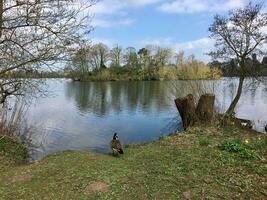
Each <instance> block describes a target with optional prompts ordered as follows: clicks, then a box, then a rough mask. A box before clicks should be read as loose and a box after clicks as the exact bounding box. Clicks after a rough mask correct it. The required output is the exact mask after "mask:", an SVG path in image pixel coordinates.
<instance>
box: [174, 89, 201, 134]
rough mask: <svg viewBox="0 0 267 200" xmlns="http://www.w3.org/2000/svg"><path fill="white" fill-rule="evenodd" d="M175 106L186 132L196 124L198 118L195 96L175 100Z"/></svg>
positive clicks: (190, 95)
mask: <svg viewBox="0 0 267 200" xmlns="http://www.w3.org/2000/svg"><path fill="white" fill-rule="evenodd" d="M175 105H176V107H177V109H178V111H179V113H180V115H181V118H182V121H183V127H184V130H186V129H187V128H188V127H189V126H191V125H193V124H194V121H195V118H196V114H195V110H196V109H195V108H196V106H195V99H194V96H193V95H192V94H189V95H187V96H186V97H184V98H178V99H175Z"/></svg>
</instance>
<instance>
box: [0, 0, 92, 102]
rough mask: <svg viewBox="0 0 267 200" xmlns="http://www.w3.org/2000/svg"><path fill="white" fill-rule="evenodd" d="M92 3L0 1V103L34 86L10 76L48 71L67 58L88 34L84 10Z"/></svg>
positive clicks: (50, 0)
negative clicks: (17, 73)
mask: <svg viewBox="0 0 267 200" xmlns="http://www.w3.org/2000/svg"><path fill="white" fill-rule="evenodd" d="M96 1H97V0H87V1H86V3H85V2H84V3H79V2H77V1H70V0H49V1H48V0H0V77H1V79H0V103H4V102H5V101H6V99H7V97H8V96H12V95H23V94H24V93H25V90H27V89H30V88H31V89H34V88H35V87H36V86H37V85H36V84H35V83H34V80H29V79H21V78H8V79H7V78H6V77H9V75H10V74H11V73H14V72H17V71H24V72H27V71H32V70H37V71H39V70H44V68H47V69H49V70H51V65H52V64H54V63H55V62H57V61H62V60H65V59H67V56H68V55H69V52H70V50H72V49H73V47H74V46H75V45H77V44H79V43H80V41H81V38H82V35H83V33H89V32H90V31H91V26H90V24H88V23H89V22H90V20H88V18H90V14H89V13H86V10H87V9H88V8H89V7H90V6H92V5H93V4H94V3H96ZM83 16H84V17H83Z"/></svg>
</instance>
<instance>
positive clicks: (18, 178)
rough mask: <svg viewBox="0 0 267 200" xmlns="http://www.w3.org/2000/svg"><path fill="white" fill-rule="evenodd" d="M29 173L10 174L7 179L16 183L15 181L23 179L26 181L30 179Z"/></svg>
mask: <svg viewBox="0 0 267 200" xmlns="http://www.w3.org/2000/svg"><path fill="white" fill-rule="evenodd" d="M31 177H32V176H31V175H30V174H22V175H16V176H12V177H10V178H9V181H10V182H12V183H16V182H24V181H28V180H30V179H31Z"/></svg>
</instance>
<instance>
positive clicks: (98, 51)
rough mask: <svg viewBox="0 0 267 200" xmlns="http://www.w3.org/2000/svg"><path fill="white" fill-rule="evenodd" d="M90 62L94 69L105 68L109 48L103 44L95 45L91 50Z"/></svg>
mask: <svg viewBox="0 0 267 200" xmlns="http://www.w3.org/2000/svg"><path fill="white" fill-rule="evenodd" d="M91 56H92V60H93V62H94V67H95V68H96V69H103V68H106V63H107V61H108V56H109V48H108V46H107V45H105V44H103V43H99V44H95V45H94V46H93V47H92V50H91Z"/></svg>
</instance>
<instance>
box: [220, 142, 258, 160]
mask: <svg viewBox="0 0 267 200" xmlns="http://www.w3.org/2000/svg"><path fill="white" fill-rule="evenodd" d="M221 147H222V150H224V151H228V152H231V153H238V154H239V156H240V157H241V158H245V159H258V160H259V159H261V156H260V155H259V154H258V153H257V152H255V151H254V150H250V149H247V148H246V146H245V145H244V144H242V143H241V142H240V141H239V140H232V141H224V142H223V143H222V145H221Z"/></svg>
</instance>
